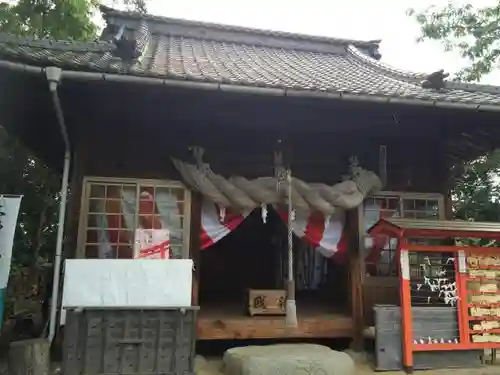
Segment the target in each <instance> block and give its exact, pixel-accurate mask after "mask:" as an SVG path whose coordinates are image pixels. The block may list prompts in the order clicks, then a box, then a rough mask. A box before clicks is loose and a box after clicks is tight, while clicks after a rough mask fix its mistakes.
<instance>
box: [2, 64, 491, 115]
mask: <svg viewBox="0 0 500 375" xmlns="http://www.w3.org/2000/svg"><path fill="white" fill-rule="evenodd" d="M0 67H3V68H6V69H12V70H17V71H24V72H26V73H30V74H45V68H44V67H39V66H33V65H27V64H22V63H15V62H10V61H2V60H0ZM62 78H63V79H71V80H79V81H112V82H123V83H130V84H144V85H162V86H171V87H182V88H190V89H197V90H209V91H224V92H235V93H236V92H238V93H243V94H257V95H269V96H289V97H308V98H318V99H320V98H321V99H334V100H347V101H365V102H376V103H391V104H402V105H418V106H427V107H439V108H457V109H468V110H478V111H489V112H498V111H500V105H491V104H481V103H460V102H451V101H438V100H425V99H418V98H404V97H397V96H382V95H370V94H356V93H349V92H342V91H310V90H301V89H293V88H284V87H274V88H273V87H260V86H250V85H241V84H224V83H216V82H194V81H189V80H179V79H172V78H161V77H147V76H132V75H125V74H113V73H100V72H83V71H76V70H63V72H62Z"/></svg>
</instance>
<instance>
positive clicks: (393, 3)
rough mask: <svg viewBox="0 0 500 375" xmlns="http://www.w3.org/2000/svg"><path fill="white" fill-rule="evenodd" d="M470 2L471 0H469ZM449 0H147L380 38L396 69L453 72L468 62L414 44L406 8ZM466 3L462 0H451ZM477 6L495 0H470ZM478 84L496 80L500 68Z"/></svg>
mask: <svg viewBox="0 0 500 375" xmlns="http://www.w3.org/2000/svg"><path fill="white" fill-rule="evenodd" d="M470 1H472V0H470ZM448 2H449V0H378V1H374V0H307V1H300V0H209V1H206V0H182V1H170V0H150V1H149V3H148V4H149V5H148V11H149V13H151V14H155V15H162V16H166V17H172V18H184V19H190V20H196V21H208V22H216V23H224V24H230V25H238V26H246V27H254V28H262V29H270V30H278V31H288V32H295V33H304V34H311V35H322V36H330V37H337V38H349V39H361V40H373V39H381V40H382V43H381V46H380V51H381V53H382V61H384V62H385V63H388V64H390V65H393V66H395V67H397V68H400V69H406V70H410V71H415V72H424V73H431V72H434V71H436V70H439V69H444V70H445V71H446V72H449V73H454V72H456V71H458V70H460V68H462V67H464V66H466V65H467V61H465V60H464V59H462V58H461V57H460V56H459V55H458V54H456V53H452V52H444V50H443V47H442V45H440V44H439V43H438V42H423V43H417V42H416V39H417V37H418V36H419V27H418V25H417V23H416V22H415V21H413V20H412V18H411V17H408V16H407V15H406V10H407V9H408V8H415V9H416V10H419V9H425V8H427V7H428V6H431V5H437V6H443V5H446V4H447V3H448ZM455 3H458V4H460V3H464V1H460V0H458V1H455ZM472 3H473V4H474V6H476V7H481V6H484V5H489V4H492V3H495V0H473V1H472ZM482 83H488V84H496V85H500V71H497V72H494V73H492V74H490V75H488V76H486V77H484V78H483V80H482Z"/></svg>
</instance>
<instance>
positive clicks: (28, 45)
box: [0, 8, 500, 106]
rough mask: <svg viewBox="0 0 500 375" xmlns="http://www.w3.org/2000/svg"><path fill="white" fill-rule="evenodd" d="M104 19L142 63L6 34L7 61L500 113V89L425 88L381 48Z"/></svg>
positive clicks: (110, 48) (2, 40)
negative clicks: (382, 57)
mask: <svg viewBox="0 0 500 375" xmlns="http://www.w3.org/2000/svg"><path fill="white" fill-rule="evenodd" d="M103 12H104V17H105V19H106V21H107V23H108V27H107V28H106V31H105V33H104V36H105V37H106V36H107V37H110V36H111V35H114V34H116V33H124V35H127V36H129V39H130V36H134V38H135V39H136V40H137V45H134V47H135V48H136V49H137V52H138V55H139V57H138V58H137V59H135V60H133V61H132V62H130V61H127V59H126V58H124V57H123V56H122V55H121V54H119V53H118V52H119V51H118V49H117V43H115V42H113V41H100V42H95V43H80V42H69V41H56V42H54V41H48V40H33V39H28V38H18V37H13V36H8V35H0V59H3V60H8V61H14V62H22V63H26V64H31V65H36V66H50V65H55V66H59V67H61V68H63V69H68V70H81V71H93V72H100V73H110V74H114V73H115V74H128V75H134V76H146V77H157V78H163V79H172V80H184V81H193V82H211V83H220V84H228V85H241V86H253V87H255V86H257V87H267V88H280V89H294V90H308V91H313V92H327V93H328V92H331V93H347V94H352V95H366V96H373V97H376V98H380V99H384V98H403V99H417V100H420V101H430V102H436V101H438V102H453V103H457V104H472V105H493V106H500V88H498V87H495V86H486V85H470V84H458V83H452V82H448V83H447V85H446V88H445V89H444V90H441V91H437V90H434V89H426V88H422V85H421V82H422V81H423V80H424V79H425V78H426V77H427V74H423V73H410V72H405V71H402V70H399V69H396V68H392V67H390V66H388V65H386V64H384V63H382V62H380V61H377V60H376V59H375V58H372V57H370V56H369V55H372V56H375V57H377V47H378V41H368V42H361V41H353V40H346V39H334V38H325V37H314V36H305V35H300V34H289V33H283V32H273V31H262V30H252V29H247V28H241V27H236V26H224V25H214V24H207V23H202V22H194V21H184V20H175V19H169V18H163V17H154V16H146V17H143V16H140V15H138V14H135V13H125V12H119V11H115V10H111V9H109V8H103ZM106 33H107V34H106ZM113 33H114V34H113ZM129 47H130V46H129ZM117 56H122V57H121V58H120V57H117Z"/></svg>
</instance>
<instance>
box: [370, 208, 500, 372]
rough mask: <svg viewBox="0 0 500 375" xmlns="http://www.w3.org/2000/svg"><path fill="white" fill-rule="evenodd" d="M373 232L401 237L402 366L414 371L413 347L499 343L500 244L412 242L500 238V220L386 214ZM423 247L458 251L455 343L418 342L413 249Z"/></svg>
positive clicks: (436, 348) (429, 250) (458, 347)
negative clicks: (391, 215)
mask: <svg viewBox="0 0 500 375" xmlns="http://www.w3.org/2000/svg"><path fill="white" fill-rule="evenodd" d="M368 233H369V234H370V235H372V236H388V237H390V238H396V239H397V240H398V247H397V253H396V254H397V261H398V264H399V281H400V307H401V317H402V322H401V323H402V324H401V329H402V350H403V366H404V369H405V370H406V372H407V373H411V372H412V371H413V353H414V352H419V351H445V350H473V349H496V348H500V247H489V246H488V247H486V246H484V247H483V246H475V247H473V246H462V245H455V246H443V245H421V244H415V243H412V242H414V241H412V240H413V239H419V240H422V239H423V240H425V239H433V240H434V239H455V240H456V239H459V238H462V239H465V238H469V239H470V238H476V239H491V240H497V239H498V240H500V224H497V223H485V222H466V221H445V220H442V221H430V220H411V219H398V218H392V219H391V218H384V219H380V220H379V221H378V222H377V223H376V224H375V225H374V226H373V227H372V228H371V229H370V230H369V231H368ZM453 242H455V243H456V242H457V241H453ZM420 252H425V253H452V254H453V258H452V259H453V262H454V265H455V266H454V273H455V275H454V276H455V283H456V296H457V297H458V298H457V301H456V308H457V314H458V316H457V318H458V327H459V339H458V340H457V341H456V342H447V343H442V342H438V343H434V342H428V343H421V342H418V343H417V342H416V340H414V338H413V322H412V301H411V284H410V267H409V254H410V253H420Z"/></svg>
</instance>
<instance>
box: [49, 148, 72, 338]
mask: <svg viewBox="0 0 500 375" xmlns="http://www.w3.org/2000/svg"><path fill="white" fill-rule="evenodd" d="M70 163H71V154H70V152H69V151H66V152H65V153H64V168H63V175H62V182H61V202H60V203H59V220H58V221H59V222H58V224H57V239H56V254H55V257H54V278H53V283H52V300H51V301H50V321H49V337H48V339H49V342H52V340H54V336H55V334H56V323H57V322H56V318H57V306H58V302H59V276H60V274H61V256H62V248H63V240H64V238H63V237H64V222H65V218H66V202H67V200H68V182H69V167H70Z"/></svg>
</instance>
